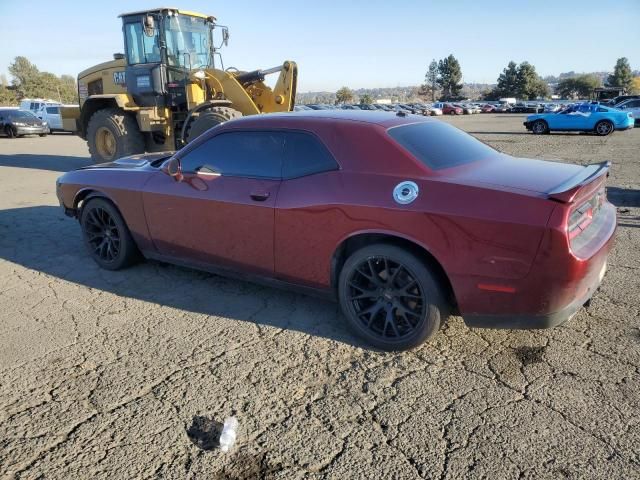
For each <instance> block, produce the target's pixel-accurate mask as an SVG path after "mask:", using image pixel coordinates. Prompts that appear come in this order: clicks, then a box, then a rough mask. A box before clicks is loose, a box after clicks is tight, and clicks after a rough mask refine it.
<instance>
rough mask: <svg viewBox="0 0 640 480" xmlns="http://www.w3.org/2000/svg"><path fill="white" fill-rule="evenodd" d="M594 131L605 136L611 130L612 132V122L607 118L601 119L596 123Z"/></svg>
mask: <svg viewBox="0 0 640 480" xmlns="http://www.w3.org/2000/svg"><path fill="white" fill-rule="evenodd" d="M595 131H596V133H597V134H598V135H600V136H603V137H606V136H607V135H609V134H610V133H611V132H613V123H611V122H610V121H609V120H601V121H599V122H598V123H596V128H595Z"/></svg>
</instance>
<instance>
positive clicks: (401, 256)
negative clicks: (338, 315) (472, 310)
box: [340, 245, 443, 350]
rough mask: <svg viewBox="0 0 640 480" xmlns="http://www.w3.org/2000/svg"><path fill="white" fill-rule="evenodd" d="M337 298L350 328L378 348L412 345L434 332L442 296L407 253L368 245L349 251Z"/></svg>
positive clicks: (433, 279)
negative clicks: (349, 254)
mask: <svg viewBox="0 0 640 480" xmlns="http://www.w3.org/2000/svg"><path fill="white" fill-rule="evenodd" d="M340 300H341V305H342V308H343V311H344V312H345V314H346V316H347V318H348V319H349V321H350V323H351V325H352V327H354V329H355V330H356V331H357V332H358V333H360V334H361V335H362V336H364V337H365V338H366V339H367V340H368V341H369V342H370V343H371V344H373V345H374V346H376V347H379V348H381V349H383V350H406V349H409V348H413V347H415V346H417V345H419V344H421V343H422V342H424V341H425V340H426V339H427V338H428V337H430V336H431V335H432V334H433V333H434V332H435V331H437V330H438V328H439V325H440V316H441V311H443V302H442V295H441V293H440V290H439V288H438V285H437V282H436V281H435V278H434V277H433V276H432V275H431V273H430V272H429V270H428V269H427V268H426V266H425V265H424V264H423V263H422V262H421V261H420V260H419V259H417V258H416V257H415V256H413V255H412V254H411V253H409V252H407V251H405V250H403V249H401V248H399V247H396V246H392V245H373V246H369V247H365V248H364V249H362V250H360V251H358V252H356V253H355V254H353V255H352V256H351V257H350V258H349V259H348V260H347V262H346V263H345V267H344V268H343V271H342V274H341V280H340Z"/></svg>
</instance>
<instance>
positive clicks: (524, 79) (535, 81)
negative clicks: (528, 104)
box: [516, 62, 549, 100]
mask: <svg viewBox="0 0 640 480" xmlns="http://www.w3.org/2000/svg"><path fill="white" fill-rule="evenodd" d="M516 85H517V88H516V91H517V93H518V97H519V98H523V99H526V100H532V99H535V98H538V97H546V96H548V95H549V87H548V86H547V83H546V82H545V81H544V80H542V78H540V75H538V74H537V73H536V68H535V67H534V66H533V65H531V64H530V63H529V62H522V63H521V64H520V65H519V66H518V78H517V82H516Z"/></svg>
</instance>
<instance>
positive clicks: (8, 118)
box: [0, 108, 49, 138]
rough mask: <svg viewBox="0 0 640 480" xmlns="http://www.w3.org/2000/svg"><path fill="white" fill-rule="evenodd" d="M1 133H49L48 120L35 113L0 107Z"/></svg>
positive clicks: (11, 135) (12, 135)
mask: <svg viewBox="0 0 640 480" xmlns="http://www.w3.org/2000/svg"><path fill="white" fill-rule="evenodd" d="M0 133H2V134H3V135H5V136H7V137H9V138H15V137H22V136H23V135H40V136H41V137H46V136H47V134H48V133H49V126H48V125H47V122H45V121H42V120H40V119H39V118H38V117H36V116H35V115H34V114H33V113H31V112H27V111H24V110H17V109H15V108H0Z"/></svg>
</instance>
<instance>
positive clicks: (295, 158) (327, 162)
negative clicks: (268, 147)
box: [282, 132, 338, 178]
mask: <svg viewBox="0 0 640 480" xmlns="http://www.w3.org/2000/svg"><path fill="white" fill-rule="evenodd" d="M283 135H284V165H283V167H282V176H283V178H297V177H304V176H306V175H313V174H314V173H320V172H328V171H330V170H337V169H338V164H337V162H336V161H335V159H334V158H333V157H332V156H331V153H329V151H328V150H327V148H326V147H325V146H324V145H323V144H322V142H320V140H318V139H317V138H316V137H314V136H313V135H311V134H309V133H303V132H283Z"/></svg>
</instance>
